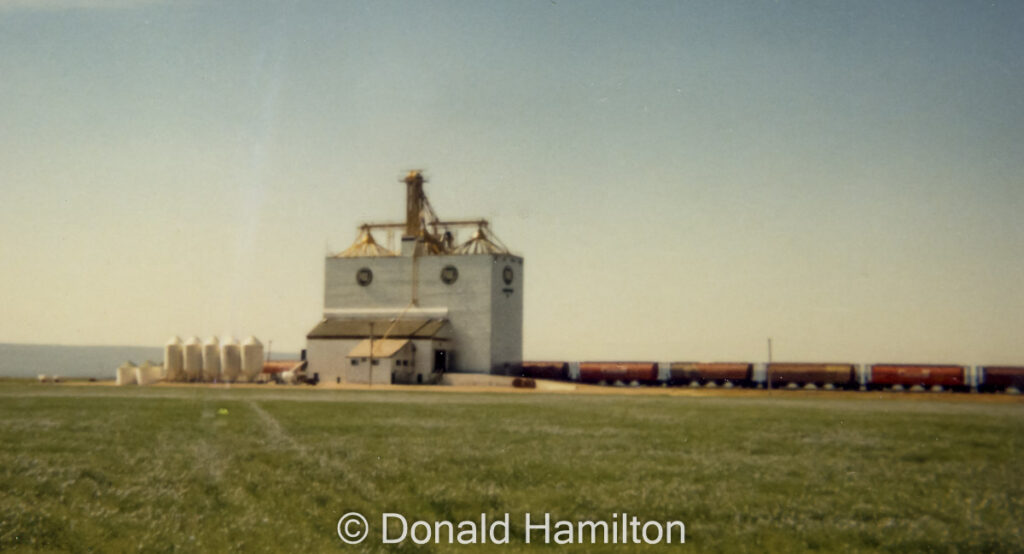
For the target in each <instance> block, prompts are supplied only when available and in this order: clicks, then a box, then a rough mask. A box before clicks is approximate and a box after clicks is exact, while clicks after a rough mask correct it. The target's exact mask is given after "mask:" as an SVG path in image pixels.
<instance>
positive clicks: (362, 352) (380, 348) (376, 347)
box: [348, 339, 409, 358]
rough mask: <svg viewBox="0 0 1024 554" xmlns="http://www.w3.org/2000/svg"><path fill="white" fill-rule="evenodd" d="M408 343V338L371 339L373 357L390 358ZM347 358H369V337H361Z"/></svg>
mask: <svg viewBox="0 0 1024 554" xmlns="http://www.w3.org/2000/svg"><path fill="white" fill-rule="evenodd" d="M407 344H409V339H379V340H375V341H373V357H374V358H390V357H391V356H394V355H395V354H397V353H398V351H399V350H401V349H402V348H404V347H405V345H407ZM348 357H349V358H369V357H370V339H363V340H362V341H360V342H359V344H357V345H356V346H355V348H353V349H352V350H350V351H349V353H348Z"/></svg>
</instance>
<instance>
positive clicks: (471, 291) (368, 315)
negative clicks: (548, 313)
mask: <svg viewBox="0 0 1024 554" xmlns="http://www.w3.org/2000/svg"><path fill="white" fill-rule="evenodd" d="M403 181H404V182H405V186H406V208H405V222H404V223H366V224H363V225H361V226H360V227H359V233H358V237H357V238H356V241H355V243H354V244H353V245H352V246H350V247H349V248H348V249H346V250H344V251H342V252H340V253H338V254H334V255H331V256H328V257H327V259H326V263H325V279H324V313H323V319H322V320H321V321H320V323H318V324H317V325H316V327H314V328H313V330H311V331H310V332H309V334H308V335H307V336H306V339H307V359H308V362H309V367H308V370H307V372H308V375H310V376H316V377H317V378H318V379H319V382H320V383H330V384H333V383H369V382H372V383H375V384H376V383H428V382H432V381H435V380H437V379H438V378H439V377H440V375H441V374H442V373H444V372H465V373H492V374H510V373H511V372H512V371H514V369H515V368H516V367H517V366H518V365H519V364H520V363H521V361H522V349H523V346H522V345H523V259H522V258H521V257H519V256H514V255H512V254H511V253H509V251H508V249H507V248H506V247H505V246H504V244H502V242H501V241H500V240H498V238H497V237H495V236H494V234H492V233H491V230H490V226H489V225H488V223H487V221H486V220H483V219H466V220H442V219H440V218H438V217H437V214H436V213H435V212H434V208H433V207H432V206H431V205H430V202H429V201H428V200H427V196H426V194H425V193H424V187H423V186H424V183H425V182H426V181H425V179H424V178H423V175H422V173H420V172H419V171H411V172H409V174H408V175H407V176H406V177H405V179H404V180H403ZM396 231H401V233H402V234H401V244H400V246H399V247H397V248H387V247H385V246H382V245H381V244H380V243H378V242H377V239H376V238H375V237H374V232H377V233H378V235H379V234H381V233H384V234H386V235H387V236H391V237H393V236H394V233H395V232H396ZM395 250H397V251H395Z"/></svg>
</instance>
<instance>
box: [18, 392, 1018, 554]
mask: <svg viewBox="0 0 1024 554" xmlns="http://www.w3.org/2000/svg"><path fill="white" fill-rule="evenodd" d="M221 409H226V410H227V411H228V413H227V415H222V414H220V413H219V411H220V410H221ZM1022 443H1024V404H1022V403H1009V404H985V403H963V402H956V403H954V402H948V401H944V400H943V399H942V397H939V396H937V397H936V400H935V401H908V400H900V399H898V398H893V397H890V398H887V399H885V400H877V399H873V398H868V397H865V398H864V399H847V398H842V399H839V398H835V399H830V398H828V397H827V396H822V397H818V398H808V399H805V398H767V397H757V398H686V397H657V396H652V397H647V396H635V397H627V396H585V395H544V394H537V395H524V394H451V393H435V392H422V393H407V392H338V391H310V390H292V389H287V388H283V387H268V388H266V389H259V390H253V389H247V390H241V389H236V390H213V389H201V388H164V387H158V388H148V389H140V388H136V387H133V388H123V389H116V388H112V387H61V386H52V385H51V386H47V385H36V384H24V383H15V382H0V445H2V449H0V550H4V551H8V550H10V551H19V550H49V551H90V550H91V551H115V552H120V551H134V550H145V551H155V552H161V551H168V552H170V551H187V552H189V551H209V552H226V551H235V550H242V551H268V552H278V551H334V550H340V551H352V552H356V551H365V550H373V549H375V548H376V549H380V548H382V547H380V545H379V540H374V537H375V536H376V534H373V535H371V538H370V540H369V541H367V543H366V544H365V545H363V546H361V547H352V546H345V545H344V544H342V543H341V541H340V540H339V539H338V538H337V536H336V535H335V524H336V522H337V520H338V518H339V517H340V516H341V515H342V514H343V513H345V512H348V511H351V510H354V511H359V512H362V513H364V514H366V515H367V517H368V518H369V519H370V521H371V523H374V524H375V527H376V526H377V525H379V521H380V514H381V512H384V511H394V512H400V513H403V514H405V515H406V516H407V517H409V518H410V519H412V518H416V519H426V520H431V521H433V520H438V519H448V520H456V521H457V520H461V519H476V518H478V517H479V514H480V513H481V512H486V513H488V514H491V515H494V516H500V515H502V514H504V513H505V512H508V513H510V514H512V517H511V522H512V533H511V536H512V541H513V543H512V544H511V545H508V546H503V547H492V549H493V551H497V552H515V551H523V550H528V549H529V548H530V547H529V546H527V545H524V544H522V543H521V541H520V538H521V537H522V534H523V533H522V516H523V514H524V513H526V512H531V513H533V514H535V515H536V516H540V515H541V514H542V513H543V512H550V513H551V514H552V516H553V517H554V518H557V519H568V520H582V519H597V520H607V519H609V518H610V517H611V514H613V513H618V512H628V513H630V514H633V515H637V516H639V517H640V518H642V519H646V520H652V519H653V520H682V521H683V522H685V524H686V540H687V542H686V545H684V546H682V547H679V546H676V547H674V548H673V550H678V549H686V550H689V551H695V552H702V551H722V552H743V551H747V552H789V551H809V550H820V551H829V552H832V551H897V552H905V551H932V552H972V551H973V552H993V551H1020V550H1021V549H1022V548H1024V483H1022V480H1021V471H1020V470H1021V463H1020V462H1019V461H1018V459H1019V457H1020V455H1021V454H1022V453H1024V444H1022ZM530 546H533V545H530ZM561 548H562V547H556V546H554V545H552V546H547V547H543V546H542V547H540V548H538V549H542V550H547V551H551V552H554V551H556V549H561ZM632 548H633V547H625V548H623V547H619V548H615V547H607V548H604V549H603V550H604V551H630V550H632ZM398 549H399V550H411V551H421V552H432V551H447V550H462V551H473V550H474V548H473V547H458V546H456V547H449V546H446V545H442V546H432V545H428V546H422V547H420V546H415V545H412V544H409V543H406V544H403V545H402V546H401V547H400V548H398ZM665 549H666V550H667V548H665ZM601 550H602V548H600V547H595V546H594V545H583V546H577V547H576V549H575V551H579V552H591V551H601ZM645 550H652V551H653V550H658V548H646V549H645Z"/></svg>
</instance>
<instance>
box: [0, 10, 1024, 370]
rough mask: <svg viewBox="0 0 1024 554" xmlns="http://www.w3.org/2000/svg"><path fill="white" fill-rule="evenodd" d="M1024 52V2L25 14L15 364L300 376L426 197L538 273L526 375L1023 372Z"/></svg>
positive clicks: (1, 95) (3, 96) (6, 26)
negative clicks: (634, 364) (327, 269)
mask: <svg viewBox="0 0 1024 554" xmlns="http://www.w3.org/2000/svg"><path fill="white" fill-rule="evenodd" d="M1022 27H1024V4H1020V3H1019V2H1009V1H1007V2H991V3H987V4H984V5H982V4H964V3H958V2H942V1H937V2H901V3H890V2H882V1H871V2H862V3H853V4H844V3H839V4H828V5H819V4H813V3H812V4H805V3H797V2H785V1H784V2H775V3H761V2H734V3H721V2H692V3H676V2H650V3H643V4H632V3H621V2H569V1H563V0H559V1H558V2H550V1H545V2H536V3H505V2H479V3H476V2H474V3H463V2H431V3H417V2H388V3H381V2H346V3H333V2H304V1H297V2H292V3H269V2H267V3H265V2H235V1H228V2H216V3H213V2H205V1H202V0H193V1H189V2H161V1H157V0H105V1H104V0H41V1H38V2H26V1H20V0H14V1H12V0H6V1H5V0H0V51H2V52H3V53H4V55H3V56H0V74H3V75H4V78H3V79H2V80H0V128H2V129H3V133H2V134H0V191H2V192H0V194H2V200H3V201H2V202H0V232H2V236H3V240H2V241H0V259H2V260H3V264H4V265H3V271H0V290H2V291H3V292H2V296H0V298H2V305H3V307H4V311H5V316H6V317H4V318H3V319H2V320H0V342H4V343H23V344H62V345H118V346H121V345H153V346H159V345H162V344H164V343H165V342H166V340H167V339H168V338H169V337H171V336H173V335H179V336H182V337H186V336H192V335H196V336H199V337H208V336H211V335H224V334H231V335H234V336H235V337H237V338H242V337H245V336H248V335H254V336H257V337H259V338H260V339H261V340H262V341H263V342H264V343H266V342H267V341H268V340H269V341H273V344H274V348H275V349H281V350H283V351H292V352H297V351H299V350H300V349H302V348H304V347H305V339H304V337H305V334H306V333H307V332H308V331H309V330H310V329H311V328H312V327H313V326H314V325H315V324H316V322H317V321H319V319H320V317H321V311H322V301H323V270H324V256H325V255H326V254H327V253H329V252H337V251H340V250H342V249H344V248H345V247H347V246H348V245H349V244H351V242H352V241H354V239H355V238H356V227H357V225H358V224H359V223H362V222H366V221H399V220H401V219H402V218H403V213H404V212H403V210H404V188H403V185H402V184H401V183H400V182H399V179H400V177H401V176H402V174H403V173H404V171H406V170H408V169H411V168H422V169H424V170H425V172H426V175H427V177H428V179H429V181H430V182H429V183H428V184H427V187H426V191H427V194H428V196H429V198H430V200H431V203H432V204H433V206H434V208H435V209H436V210H437V212H438V214H439V215H440V216H441V217H442V218H468V217H486V218H488V219H489V220H490V222H491V228H492V229H493V231H494V232H495V234H496V235H497V236H498V237H500V238H501V240H502V241H503V242H504V243H505V244H507V245H508V246H509V247H510V248H511V249H512V251H513V252H514V253H516V254H518V255H521V256H523V257H524V258H525V275H524V278H525V282H524V293H525V298H524V309H525V323H524V337H525V338H524V346H523V354H524V358H526V359H542V358H548V359H566V360H580V359H604V360H611V359H644V360H656V361H668V360H742V361H763V360H765V359H766V358H767V347H766V341H767V338H768V337H772V339H773V346H774V354H773V357H774V358H775V359H776V360H790V361H828V360H832V361H850V362H856V363H864V362H931V363H939V362H943V363H963V364H1024V340H1021V331H1020V330H1021V329H1022V328H1024V287H1022V285H1021V278H1022V276H1024V218H1022V217H1021V214H1022V213H1024V95H1022V94H1021V93H1020V91H1021V90H1024V59H1022V57H1021V55H1020V54H1021V52H1024V34H1022V33H1021V32H1020V29H1021V28H1022ZM377 238H378V239H380V240H382V241H383V240H386V236H385V234H378V235H377Z"/></svg>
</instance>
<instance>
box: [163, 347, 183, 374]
mask: <svg viewBox="0 0 1024 554" xmlns="http://www.w3.org/2000/svg"><path fill="white" fill-rule="evenodd" d="M182 365H184V359H183V354H182V346H181V339H179V338H178V337H171V340H169V341H167V344H166V345H165V346H164V378H165V379H167V380H168V381H181V380H182V378H183V372H182Z"/></svg>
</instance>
